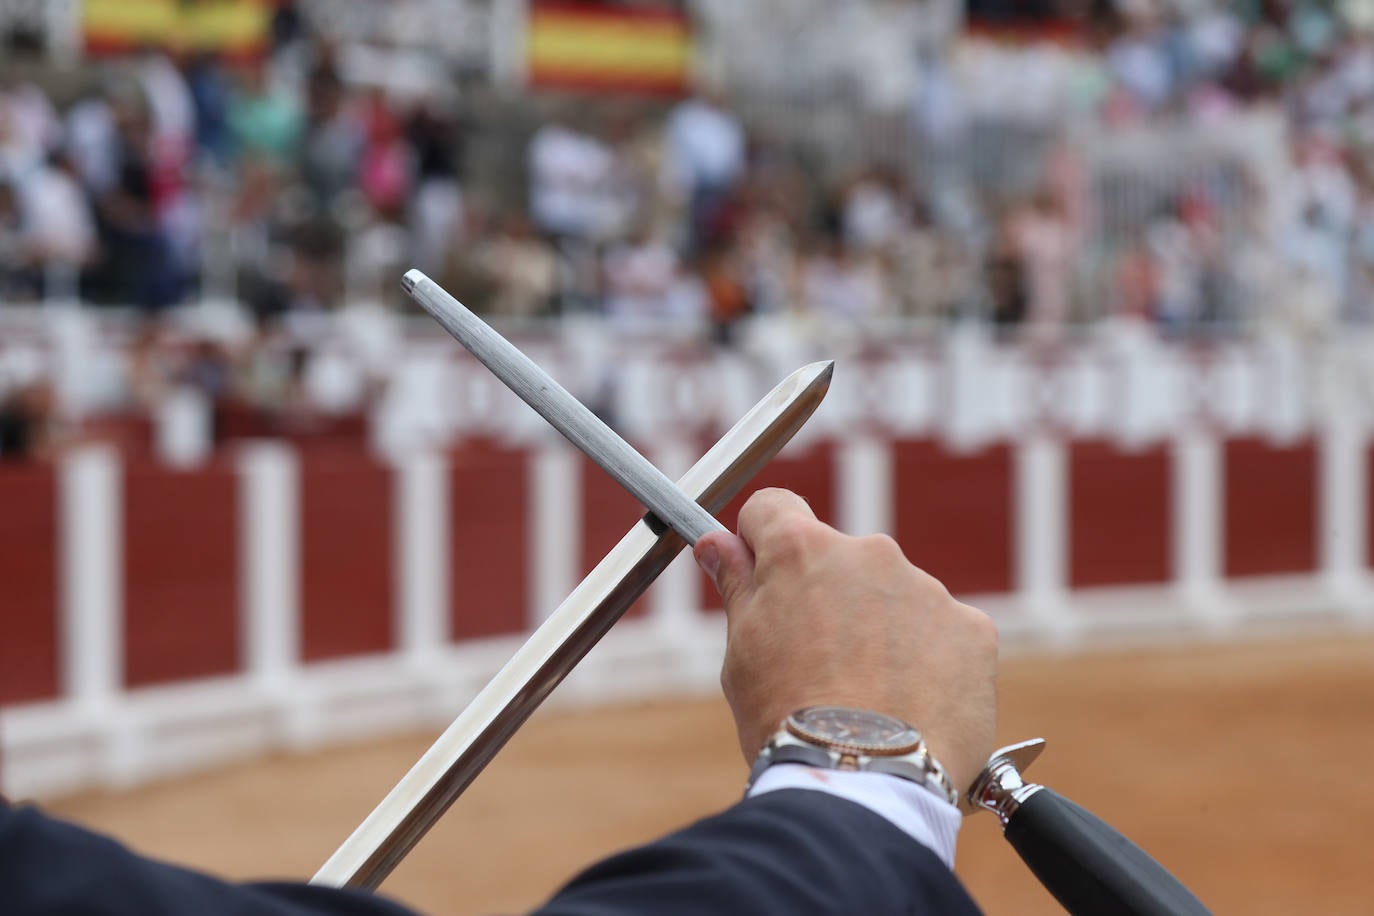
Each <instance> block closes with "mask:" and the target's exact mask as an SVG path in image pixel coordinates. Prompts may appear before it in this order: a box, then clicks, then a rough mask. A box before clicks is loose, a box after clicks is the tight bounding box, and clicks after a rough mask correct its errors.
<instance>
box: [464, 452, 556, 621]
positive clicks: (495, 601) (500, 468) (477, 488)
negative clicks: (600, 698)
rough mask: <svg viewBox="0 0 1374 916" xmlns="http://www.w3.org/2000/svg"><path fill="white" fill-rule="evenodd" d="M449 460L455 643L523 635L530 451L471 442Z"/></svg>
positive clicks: (526, 614) (526, 608) (527, 618)
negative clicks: (481, 637)
mask: <svg viewBox="0 0 1374 916" xmlns="http://www.w3.org/2000/svg"><path fill="white" fill-rule="evenodd" d="M450 459H451V461H452V464H451V466H450V471H449V498H450V503H449V517H450V519H451V522H452V524H451V527H450V546H451V551H452V552H451V555H450V558H449V564H450V576H449V581H450V588H451V590H452V592H451V596H450V603H449V609H450V610H449V613H450V615H451V616H450V626H451V630H452V634H453V638H454V639H457V640H463V639H472V638H475V637H480V636H495V635H498V634H502V633H523V632H525V631H526V630H527V629H528V626H529V621H530V606H529V605H530V598H529V595H530V592H529V581H530V570H529V524H528V521H527V519H528V517H529V486H528V480H529V453H528V452H526V451H520V450H515V449H506V448H501V447H498V446H495V445H488V444H484V443H472V444H469V445H467V446H465V447H464V448H462V449H459V450H457V451H454V452H453V453H452V454H451V455H450ZM545 610H546V611H548V610H552V608H546V609H545Z"/></svg>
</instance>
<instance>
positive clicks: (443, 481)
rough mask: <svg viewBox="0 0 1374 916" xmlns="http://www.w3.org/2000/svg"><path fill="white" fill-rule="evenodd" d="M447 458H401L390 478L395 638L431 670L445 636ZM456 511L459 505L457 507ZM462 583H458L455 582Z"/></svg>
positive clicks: (424, 455)
mask: <svg viewBox="0 0 1374 916" xmlns="http://www.w3.org/2000/svg"><path fill="white" fill-rule="evenodd" d="M447 472H448V463H447V462H446V461H445V460H444V459H443V457H441V456H440V455H437V454H434V453H433V452H420V453H417V454H413V455H411V456H409V457H407V458H405V459H403V460H402V461H401V462H400V464H399V465H398V466H397V467H396V471H395V474H394V476H393V481H394V485H395V488H396V489H395V498H394V499H393V500H392V507H393V512H394V519H393V521H394V525H393V529H394V530H395V531H396V535H397V536H396V537H395V538H394V539H393V544H394V551H395V555H394V558H393V559H394V568H395V569H396V570H397V571H398V572H399V575H398V576H397V595H396V606H397V607H398V608H400V615H399V618H398V620H397V630H398V632H397V634H396V637H397V638H396V644H397V645H398V646H399V647H400V649H401V651H402V652H403V653H405V656H406V660H407V661H408V662H409V663H410V664H411V665H412V666H414V667H415V668H416V669H418V670H420V671H422V672H423V671H431V670H435V669H436V668H437V666H438V664H439V662H440V659H441V657H442V655H443V651H444V647H445V646H446V645H447V643H448V639H449V631H450V628H449V613H448V610H449V593H450V592H449V576H450V575H451V572H450V570H449V562H448V557H449V553H450V548H449V544H450V540H449V535H450V530H449V511H448V507H449V501H450V495H449V477H448V473H447ZM460 511H461V509H460ZM460 584H461V583H460Z"/></svg>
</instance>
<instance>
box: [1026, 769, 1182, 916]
mask: <svg viewBox="0 0 1374 916" xmlns="http://www.w3.org/2000/svg"><path fill="white" fill-rule="evenodd" d="M1006 837H1007V841H1008V842H1009V843H1011V845H1012V846H1013V847H1015V848H1016V851H1017V853H1018V854H1019V855H1020V856H1021V858H1022V860H1024V861H1025V863H1026V864H1027V865H1028V866H1030V870H1031V871H1033V872H1035V876H1036V877H1037V878H1039V879H1040V883H1041V884H1043V885H1045V888H1046V889H1047V890H1048V891H1049V892H1050V893H1051V894H1053V895H1054V896H1055V899H1057V900H1058V901H1059V902H1060V903H1061V904H1063V905H1064V909H1066V910H1068V911H1069V912H1070V913H1072V914H1073V916H1108V914H1110V916H1208V914H1209V911H1208V909H1207V908H1206V907H1205V906H1203V905H1202V902H1201V901H1200V900H1198V899H1197V898H1196V897H1194V896H1193V894H1192V892H1191V891H1189V890H1188V888H1186V887H1184V886H1183V885H1182V884H1181V883H1179V880H1178V879H1177V878H1175V877H1174V876H1173V875H1171V874H1169V872H1168V871H1166V870H1165V869H1164V866H1162V865H1160V864H1159V863H1158V862H1156V861H1155V860H1154V859H1152V858H1150V856H1149V854H1148V853H1146V852H1145V850H1143V849H1141V848H1140V847H1139V846H1137V845H1135V844H1134V843H1132V842H1131V841H1130V840H1128V839H1126V838H1125V837H1124V836H1122V835H1121V834H1120V833H1118V832H1117V831H1116V829H1115V828H1113V827H1112V826H1111V825H1110V824H1108V823H1107V822H1106V821H1104V820H1102V819H1101V818H1099V817H1098V816H1097V815H1095V814H1093V813H1091V812H1089V811H1085V810H1084V809H1082V808H1080V807H1078V805H1075V804H1074V803H1073V802H1071V801H1069V800H1068V799H1067V798H1065V797H1064V796H1062V795H1059V794H1058V793H1056V792H1052V791H1050V790H1049V789H1040V790H1039V791H1038V792H1036V793H1035V794H1034V795H1032V796H1031V797H1030V798H1028V799H1026V800H1025V801H1024V802H1022V803H1021V806H1020V807H1019V808H1017V809H1016V811H1015V812H1014V813H1013V814H1012V815H1011V819H1010V820H1009V821H1008V822H1007V827H1006Z"/></svg>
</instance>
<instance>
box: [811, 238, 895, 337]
mask: <svg viewBox="0 0 1374 916" xmlns="http://www.w3.org/2000/svg"><path fill="white" fill-rule="evenodd" d="M797 286H798V293H797V304H798V305H799V306H801V308H802V310H803V311H808V312H810V313H812V314H813V315H815V316H816V317H819V318H825V319H832V320H833V319H839V320H846V321H864V320H867V319H871V318H877V317H879V316H880V315H881V314H882V313H883V312H884V311H885V310H886V309H887V306H888V304H889V303H888V301H887V300H888V295H887V289H886V286H885V284H884V282H883V275H882V270H881V269H880V267H879V265H878V263H877V261H876V260H875V259H873V258H871V257H857V256H855V255H853V254H851V253H850V252H849V251H848V250H847V249H846V248H845V247H844V244H843V243H842V242H841V240H840V239H839V238H836V237H833V236H832V237H828V238H826V239H825V240H824V241H823V242H821V243H820V244H819V245H817V246H816V247H815V248H814V249H813V250H812V251H811V253H810V254H808V255H807V256H806V257H805V258H804V259H803V261H802V264H801V268H800V276H799V277H798V282H797Z"/></svg>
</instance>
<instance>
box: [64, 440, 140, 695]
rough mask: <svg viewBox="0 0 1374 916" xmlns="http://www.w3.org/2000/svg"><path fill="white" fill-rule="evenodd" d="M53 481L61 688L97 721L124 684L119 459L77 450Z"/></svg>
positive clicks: (96, 450)
mask: <svg viewBox="0 0 1374 916" xmlns="http://www.w3.org/2000/svg"><path fill="white" fill-rule="evenodd" d="M58 483H59V489H58V492H59V494H60V496H59V499H60V506H61V508H60V513H61V514H60V516H59V517H60V519H61V524H60V531H61V538H60V546H59V549H60V551H61V561H60V562H61V566H60V568H61V578H60V580H59V581H60V582H61V615H62V625H61V627H60V628H59V629H60V632H61V640H62V649H61V656H62V693H63V695H64V696H65V697H67V698H68V699H70V700H72V701H73V702H75V703H76V704H77V705H78V707H79V708H80V709H81V711H82V712H83V713H85V714H87V715H89V716H90V717H91V718H92V720H93V721H97V722H99V721H101V720H103V719H104V718H105V717H106V716H107V715H108V714H109V712H110V710H111V708H112V707H113V706H114V705H115V704H116V703H117V701H118V698H119V695H120V694H121V693H122V691H123V688H124V684H123V681H124V670H123V669H124V666H123V656H124V630H123V627H122V625H121V622H122V620H123V594H124V582H123V568H124V563H123V550H122V545H123V540H124V539H123V511H122V510H123V501H122V500H121V498H120V492H121V487H120V464H119V459H118V457H117V456H116V455H115V453H114V451H113V450H111V449H109V448H106V447H102V446H88V447H85V448H80V449H77V450H75V451H73V452H71V453H69V454H68V456H67V457H66V459H65V460H64V461H63V462H62V465H61V469H60V472H59V481H58Z"/></svg>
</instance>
